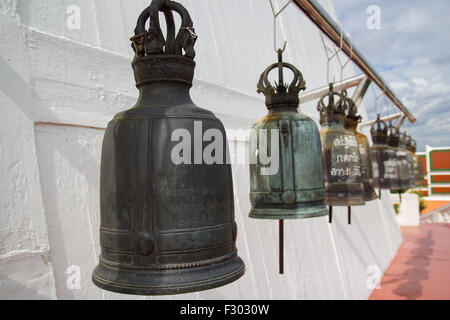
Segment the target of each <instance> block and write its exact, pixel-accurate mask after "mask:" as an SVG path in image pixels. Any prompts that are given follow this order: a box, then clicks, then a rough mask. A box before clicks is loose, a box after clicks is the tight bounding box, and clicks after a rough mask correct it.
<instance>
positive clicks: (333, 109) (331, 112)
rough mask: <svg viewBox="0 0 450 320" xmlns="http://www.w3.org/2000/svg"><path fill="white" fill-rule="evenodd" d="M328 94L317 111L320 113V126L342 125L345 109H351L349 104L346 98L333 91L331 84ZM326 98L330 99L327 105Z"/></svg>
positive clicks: (322, 99)
mask: <svg viewBox="0 0 450 320" xmlns="http://www.w3.org/2000/svg"><path fill="white" fill-rule="evenodd" d="M329 87H330V89H329V92H328V94H326V95H324V96H323V97H322V98H321V99H320V100H319V102H318V104H317V110H318V111H319V112H320V124H321V125H323V124H325V123H332V122H336V123H342V124H344V120H345V110H346V109H345V108H348V107H349V102H348V101H345V97H344V96H343V95H342V94H341V93H339V92H337V91H334V90H333V84H332V83H330V85H329ZM325 98H328V102H327V104H325Z"/></svg>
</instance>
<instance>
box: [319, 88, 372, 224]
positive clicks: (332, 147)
mask: <svg viewBox="0 0 450 320" xmlns="http://www.w3.org/2000/svg"><path fill="white" fill-rule="evenodd" d="M336 98H337V99H336ZM326 99H328V102H327V103H325V100H326ZM348 108H349V104H348V101H347V100H346V92H345V91H344V92H343V93H342V94H341V93H338V92H336V91H333V84H331V83H330V90H329V92H328V93H327V94H326V95H325V96H323V97H322V99H320V100H319V103H318V106H317V109H318V111H320V124H321V125H322V130H321V131H320V138H321V141H322V155H323V168H324V181H325V203H326V204H328V205H329V206H330V222H331V221H332V207H333V206H347V207H348V222H349V224H350V223H351V209H350V207H351V206H362V205H364V204H365V200H364V185H363V176H362V162H361V156H360V152H359V145H358V140H357V138H356V135H355V133H354V132H353V131H350V130H346V129H345V127H344V122H345V113H346V111H347V110H348Z"/></svg>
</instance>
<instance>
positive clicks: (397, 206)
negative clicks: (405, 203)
mask: <svg viewBox="0 0 450 320" xmlns="http://www.w3.org/2000/svg"><path fill="white" fill-rule="evenodd" d="M399 207H400V205H399V204H398V203H394V210H395V214H398V208H399Z"/></svg>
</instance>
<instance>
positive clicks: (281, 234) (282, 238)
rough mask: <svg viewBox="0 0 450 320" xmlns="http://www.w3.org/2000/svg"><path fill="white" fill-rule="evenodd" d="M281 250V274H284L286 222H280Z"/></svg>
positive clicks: (281, 220)
mask: <svg viewBox="0 0 450 320" xmlns="http://www.w3.org/2000/svg"><path fill="white" fill-rule="evenodd" d="M278 227H279V229H278V231H279V245H280V247H279V250H280V274H283V273H284V220H283V219H280V220H279V225H278Z"/></svg>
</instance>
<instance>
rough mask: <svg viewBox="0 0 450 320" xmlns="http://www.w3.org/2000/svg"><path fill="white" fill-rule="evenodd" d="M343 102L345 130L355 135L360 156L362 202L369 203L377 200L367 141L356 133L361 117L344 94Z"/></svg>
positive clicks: (364, 136)
mask: <svg viewBox="0 0 450 320" xmlns="http://www.w3.org/2000/svg"><path fill="white" fill-rule="evenodd" d="M344 101H347V103H348V112H347V116H346V118H345V129H347V130H350V131H352V132H353V133H354V134H355V135H356V140H357V141H358V145H359V154H360V156H361V164H362V166H361V175H362V182H363V187H364V193H363V196H364V200H365V201H370V200H374V199H376V198H378V195H377V194H376V192H375V189H374V181H373V169H372V158H371V154H370V147H369V139H367V137H366V135H364V134H362V133H361V132H359V131H357V127H358V123H359V122H360V121H361V116H359V115H357V114H356V113H357V111H358V110H357V107H356V105H355V103H354V102H353V100H352V99H350V98H348V97H347V96H346V94H345V97H344Z"/></svg>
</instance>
